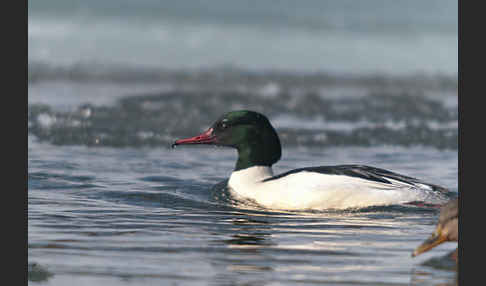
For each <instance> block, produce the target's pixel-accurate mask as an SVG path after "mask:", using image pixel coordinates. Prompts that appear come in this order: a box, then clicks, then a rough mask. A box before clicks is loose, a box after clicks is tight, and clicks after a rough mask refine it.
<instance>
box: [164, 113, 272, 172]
mask: <svg viewBox="0 0 486 286" xmlns="http://www.w3.org/2000/svg"><path fill="white" fill-rule="evenodd" d="M186 144H212V145H217V146H227V147H233V148H236V149H237V150H238V162H237V163H236V168H235V170H240V169H245V168H248V167H252V166H271V165H273V164H274V163H276V162H277V161H278V160H280V156H281V146H280V140H279V138H278V135H277V132H276V131H275V129H274V128H273V127H272V125H271V124H270V121H268V119H267V118H266V117H265V116H264V115H263V114H260V113H258V112H255V111H249V110H239V111H231V112H228V113H226V114H224V115H223V116H221V117H220V118H219V119H218V120H217V121H216V122H214V123H213V125H212V126H211V127H209V129H208V130H206V131H204V132H203V133H201V134H200V135H198V136H194V137H190V138H186V139H180V140H176V141H175V142H174V144H172V146H176V145H186Z"/></svg>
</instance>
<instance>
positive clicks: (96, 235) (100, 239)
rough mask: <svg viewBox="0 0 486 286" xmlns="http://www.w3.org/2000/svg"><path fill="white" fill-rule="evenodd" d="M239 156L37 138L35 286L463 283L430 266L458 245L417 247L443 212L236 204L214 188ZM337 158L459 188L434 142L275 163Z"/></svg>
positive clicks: (296, 156) (286, 165) (446, 154)
mask: <svg viewBox="0 0 486 286" xmlns="http://www.w3.org/2000/svg"><path fill="white" fill-rule="evenodd" d="M235 159H236V154H235V153H234V152H233V151H232V150H227V149H222V148H197V147H196V148H185V149H183V148H177V149H175V150H172V149H169V148H164V147H160V148H148V149H132V148H111V147H79V146H75V147H58V146H53V145H50V144H45V143H39V142H37V141H36V140H35V139H33V138H30V142H29V197H28V199H29V204H28V205H29V207H28V222H29V226H28V229H29V235H28V242H29V251H28V253H29V255H28V257H29V263H30V264H31V266H32V264H33V263H35V264H36V266H39V267H44V268H42V270H37V272H36V271H31V272H29V275H31V278H32V277H33V278H32V280H33V281H32V280H31V283H42V284H45V285H61V284H65V283H69V284H70V285H85V284H101V283H104V284H105V285H139V284H146V285H208V284H209V285H295V284H306V285H307V284H310V285H318V284H328V285H336V284H340V285H410V284H413V285H437V284H440V283H453V282H454V279H455V272H454V271H451V270H448V269H445V270H444V269H440V268H434V267H429V266H423V265H421V263H422V262H424V261H426V260H427V259H428V258H430V257H436V256H441V255H445V254H446V253H447V252H448V251H450V250H452V249H454V248H455V247H456V245H455V244H453V243H450V244H445V245H443V246H440V247H438V248H437V249H435V250H434V251H431V253H426V254H424V255H422V256H419V257H416V258H413V259H412V258H411V256H410V254H411V252H412V250H413V249H414V248H415V247H416V246H417V245H418V244H419V243H420V242H421V241H422V240H424V239H425V238H426V237H427V236H428V235H429V234H430V233H431V231H432V230H433V227H434V226H433V225H434V224H435V223H436V219H437V215H438V213H437V211H436V210H430V209H423V208H415V207H403V206H389V207H376V208H373V207H371V208H367V209H361V210H349V211H329V212H270V211H267V210H264V209H258V208H254V207H250V206H245V205H238V203H237V202H235V201H232V200H231V198H229V197H228V196H227V194H225V191H224V190H222V189H221V187H219V186H214V185H215V184H216V183H218V182H220V181H223V180H225V179H226V178H227V177H228V176H229V174H230V172H231V169H232V167H233V164H234V160H235ZM335 162H341V163H350V162H355V163H360V162H361V163H362V162H366V163H368V164H370V165H374V166H380V167H385V168H388V169H391V170H395V171H398V172H401V173H404V174H408V175H412V176H416V177H420V178H423V179H426V180H428V181H433V182H435V183H438V184H441V185H443V186H446V187H449V188H450V189H451V190H454V191H457V154H456V152H455V151H438V150H433V149H430V148H418V147H416V148H402V147H389V148H368V147H356V148H353V147H348V148H327V149H298V148H290V149H286V150H285V152H284V159H283V160H282V161H281V162H280V163H278V164H277V165H276V166H275V171H276V173H279V172H281V171H284V170H287V169H290V168H296V167H299V166H310V165H317V164H326V163H329V164H332V163H335ZM36 275H37V276H36ZM36 278H37V279H38V280H40V282H34V281H35V279H36ZM424 283H425V284H424Z"/></svg>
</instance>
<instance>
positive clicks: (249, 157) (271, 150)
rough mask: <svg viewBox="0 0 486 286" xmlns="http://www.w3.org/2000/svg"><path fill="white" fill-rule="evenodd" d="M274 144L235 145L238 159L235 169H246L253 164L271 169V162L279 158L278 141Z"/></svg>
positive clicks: (253, 165)
mask: <svg viewBox="0 0 486 286" xmlns="http://www.w3.org/2000/svg"><path fill="white" fill-rule="evenodd" d="M273 145H275V144H249V145H240V146H238V147H237V150H238V160H237V161H236V166H235V171H239V170H244V169H248V168H251V167H255V166H264V167H268V168H270V170H271V167H272V165H273V164H275V163H276V162H277V161H278V160H279V159H280V154H281V153H280V152H281V150H280V143H279V144H278V145H275V146H273Z"/></svg>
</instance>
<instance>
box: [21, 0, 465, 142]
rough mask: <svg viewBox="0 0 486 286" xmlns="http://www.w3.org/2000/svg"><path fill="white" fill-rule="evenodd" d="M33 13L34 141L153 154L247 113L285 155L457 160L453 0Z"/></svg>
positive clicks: (49, 8) (51, 8) (123, 5)
mask: <svg viewBox="0 0 486 286" xmlns="http://www.w3.org/2000/svg"><path fill="white" fill-rule="evenodd" d="M28 5H29V6H28V7H29V11H28V43H29V44H28V68H29V71H28V73H29V78H28V93H29V96H28V100H29V132H30V134H34V135H35V136H36V138H37V139H40V140H43V141H48V142H51V143H55V144H81V145H93V144H98V145H107V146H146V145H152V146H154V145H160V144H166V143H169V142H170V141H171V140H172V139H173V138H175V137H178V136H186V135H192V134H193V133H195V132H198V131H201V130H202V129H204V128H205V127H206V126H207V125H208V124H210V123H212V121H213V120H214V119H215V118H216V117H218V116H219V115H220V114H222V113H224V112H226V111H229V110H232V109H242V108H244V109H254V110H257V111H260V112H263V113H265V114H266V115H267V116H269V117H270V119H271V121H272V122H274V125H275V126H276V127H277V129H278V130H280V132H281V134H282V137H283V138H282V139H283V141H284V143H285V144H288V145H310V146H311V145H315V144H318V145H373V144H398V145H414V144H419V145H431V146H435V147H440V148H443V147H445V148H457V126H458V125H457V68H458V55H457V51H458V48H457V41H458V26H457V1H453V0H430V1H419V0H411V1H383V0H368V1H351V0H343V1H312V0H308V1H303V2H296V1H291V0H278V1H225V0H199V1H185V0H183V1H160V0H159V1H155V0H140V1H130V0H120V1H95V0H86V1H62V0H43V1H29V3H28ZM297 135H298V136H297ZM296 137H299V138H300V139H299V140H300V141H299V142H297V139H295V138H296ZM369 138H374V139H373V140H371V139H369ZM370 140H371V141H370Z"/></svg>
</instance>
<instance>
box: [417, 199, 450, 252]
mask: <svg viewBox="0 0 486 286" xmlns="http://www.w3.org/2000/svg"><path fill="white" fill-rule="evenodd" d="M458 218H459V200H458V199H455V200H453V201H450V202H448V203H447V204H445V205H443V206H442V208H441V209H440V215H439V222H438V223H437V227H436V229H435V231H434V233H432V235H431V236H430V237H429V238H428V239H427V240H426V241H424V242H423V243H422V244H421V245H420V246H419V247H417V248H416V249H415V251H414V252H413V253H412V257H413V256H417V255H419V254H421V253H423V252H426V251H428V250H430V249H432V248H434V247H435V246H437V245H439V244H441V243H443V242H446V241H458V238H459V232H458V224H457V223H458Z"/></svg>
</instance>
